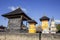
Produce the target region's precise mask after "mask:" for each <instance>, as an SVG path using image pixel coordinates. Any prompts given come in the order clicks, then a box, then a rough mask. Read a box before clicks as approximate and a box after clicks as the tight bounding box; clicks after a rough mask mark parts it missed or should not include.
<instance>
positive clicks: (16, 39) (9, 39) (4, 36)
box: [0, 33, 60, 40]
mask: <svg viewBox="0 0 60 40" xmlns="http://www.w3.org/2000/svg"><path fill="white" fill-rule="evenodd" d="M0 40H39V33H35V34H29V33H18V34H17V33H0ZM41 40H60V34H41Z"/></svg>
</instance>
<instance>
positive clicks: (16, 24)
mask: <svg viewBox="0 0 60 40" xmlns="http://www.w3.org/2000/svg"><path fill="white" fill-rule="evenodd" d="M20 22H21V19H20V18H13V19H9V21H8V29H9V30H10V31H12V32H15V31H20Z"/></svg>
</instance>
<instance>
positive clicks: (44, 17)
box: [40, 16, 50, 21]
mask: <svg viewBox="0 0 60 40" xmlns="http://www.w3.org/2000/svg"><path fill="white" fill-rule="evenodd" d="M49 19H50V18H48V17H47V16H43V17H41V18H40V21H42V20H48V21H49Z"/></svg>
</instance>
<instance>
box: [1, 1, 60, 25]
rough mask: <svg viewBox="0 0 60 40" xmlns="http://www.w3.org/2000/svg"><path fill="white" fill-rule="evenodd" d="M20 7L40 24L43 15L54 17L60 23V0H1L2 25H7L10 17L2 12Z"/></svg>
mask: <svg viewBox="0 0 60 40" xmlns="http://www.w3.org/2000/svg"><path fill="white" fill-rule="evenodd" d="M18 7H20V8H21V9H22V10H23V11H24V12H25V13H26V14H27V15H28V16H29V17H31V18H32V19H34V20H36V21H37V22H38V24H40V23H41V22H40V20H39V18H41V17H42V16H43V15H46V16H48V17H49V18H52V16H53V17H54V19H55V20H56V22H58V23H60V0H0V25H4V26H7V24H8V19H6V18H4V17H2V16H1V15H2V14H5V13H8V12H11V11H12V10H15V9H16V8H18Z"/></svg>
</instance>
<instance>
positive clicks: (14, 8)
mask: <svg viewBox="0 0 60 40" xmlns="http://www.w3.org/2000/svg"><path fill="white" fill-rule="evenodd" d="M17 8H18V7H14V6H10V7H8V9H10V10H12V11H14V10H16V9H17Z"/></svg>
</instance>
